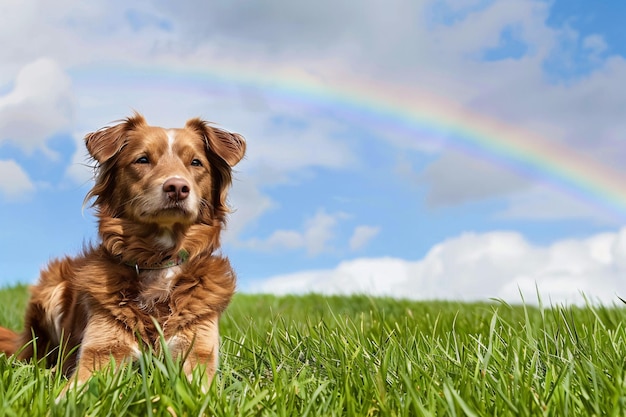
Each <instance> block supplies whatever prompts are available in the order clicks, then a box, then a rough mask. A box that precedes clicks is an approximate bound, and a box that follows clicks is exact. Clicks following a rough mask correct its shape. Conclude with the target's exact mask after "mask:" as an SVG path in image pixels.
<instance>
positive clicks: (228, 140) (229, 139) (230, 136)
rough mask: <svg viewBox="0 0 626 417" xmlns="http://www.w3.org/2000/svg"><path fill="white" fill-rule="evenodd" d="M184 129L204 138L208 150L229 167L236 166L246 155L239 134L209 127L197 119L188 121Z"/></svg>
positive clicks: (244, 144) (244, 146)
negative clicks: (191, 130) (188, 129)
mask: <svg viewBox="0 0 626 417" xmlns="http://www.w3.org/2000/svg"><path fill="white" fill-rule="evenodd" d="M186 127H188V128H190V129H193V130H195V131H197V132H198V133H200V134H201V135H202V136H204V138H205V140H206V142H207V146H208V148H209V149H211V150H212V151H213V152H215V153H216V154H217V155H218V156H219V157H220V158H222V159H223V160H224V161H226V163H227V164H228V165H229V166H231V167H233V166H235V165H237V163H238V162H239V161H241V159H242V158H243V156H244V155H245V154H246V141H245V139H244V138H243V136H241V135H240V134H237V133H231V132H227V131H226V130H222V129H218V128H216V127H213V126H210V125H209V124H208V123H207V122H205V121H204V120H201V119H199V118H196V119H191V120H188V121H187V125H186Z"/></svg>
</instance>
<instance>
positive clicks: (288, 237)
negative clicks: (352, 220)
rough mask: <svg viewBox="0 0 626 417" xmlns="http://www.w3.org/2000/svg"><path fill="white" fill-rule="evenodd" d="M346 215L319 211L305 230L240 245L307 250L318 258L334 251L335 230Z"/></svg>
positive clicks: (308, 222) (265, 248)
mask: <svg viewBox="0 0 626 417" xmlns="http://www.w3.org/2000/svg"><path fill="white" fill-rule="evenodd" d="M347 217H348V215H347V214H345V213H341V212H339V213H333V214H329V213H326V211H325V210H323V209H320V210H318V211H317V212H316V213H315V215H314V216H313V217H311V218H309V219H307V220H306V221H305V222H304V226H303V230H302V231H296V230H276V231H274V232H273V233H272V234H271V235H269V236H268V237H267V238H265V239H259V238H252V239H248V240H246V241H243V242H239V244H241V245H243V246H246V247H249V248H252V249H256V250H266V251H272V250H276V249H290V250H293V249H302V248H303V249H305V250H306V252H307V254H309V255H310V256H316V255H319V254H321V253H323V252H327V251H329V250H331V249H332V244H331V242H332V240H333V239H334V238H335V229H336V226H337V224H338V222H339V221H340V220H341V219H345V218H347Z"/></svg>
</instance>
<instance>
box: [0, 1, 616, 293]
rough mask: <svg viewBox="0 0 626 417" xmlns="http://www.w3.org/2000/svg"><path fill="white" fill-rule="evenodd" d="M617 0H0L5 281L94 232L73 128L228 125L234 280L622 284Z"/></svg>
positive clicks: (472, 285) (358, 288) (87, 173)
mask: <svg viewBox="0 0 626 417" xmlns="http://www.w3.org/2000/svg"><path fill="white" fill-rule="evenodd" d="M625 14H626V3H625V2H622V1H619V0H597V1H593V2H591V1H583V0H554V1H546V0H496V1H488V0H387V1H385V2H377V1H369V0H343V1H341V2H337V1H330V0H318V1H315V2H297V1H291V0H266V1H263V2H249V1H244V0H231V1H214V2H206V1H197V0H196V1H191V0H179V1H177V2H169V1H165V0H156V1H141V0H138V1H134V2H126V1H118V0H107V1H102V0H94V1H90V2H84V1H81V2H79V1H74V0H59V1H55V2H46V1H43V0H39V1H37V0H19V1H18V0H5V1H3V2H2V4H0V247H1V250H0V265H2V268H1V271H0V286H8V285H15V284H17V283H33V282H35V281H36V280H37V276H38V273H39V270H40V268H42V267H44V266H45V264H46V263H47V262H48V261H49V260H50V259H52V258H55V257H61V256H66V255H72V254H77V253H79V252H80V251H81V249H82V248H83V246H84V245H88V244H90V243H94V242H97V234H96V232H95V227H96V226H95V221H94V218H93V211H92V209H90V208H89V204H87V205H83V199H84V196H85V194H86V193H87V191H88V190H89V188H90V186H91V185H92V174H93V172H92V170H91V169H90V168H89V165H88V164H89V160H88V159H87V154H86V150H85V148H84V143H83V138H84V136H85V134H87V133H89V132H92V131H95V130H97V129H99V128H101V127H103V126H107V125H111V124H112V123H114V122H115V121H116V120H119V119H122V118H124V117H127V116H129V115H131V114H132V112H133V111H135V110H136V111H138V112H140V113H142V114H144V116H145V117H146V119H147V120H148V122H149V123H150V124H153V125H158V126H164V127H180V126H182V125H184V123H185V121H186V120H187V119H190V118H193V117H196V116H199V117H202V118H204V119H206V120H208V121H212V122H215V123H216V124H217V125H219V126H220V127H222V128H225V129H228V130H231V131H234V132H238V133H240V134H242V135H243V136H244V137H245V138H246V140H247V145H248V150H247V156H246V158H245V160H243V161H242V162H241V163H240V164H239V165H237V166H236V167H235V171H236V172H235V181H234V184H233V188H232V191H231V194H230V204H231V206H232V207H233V209H234V211H233V213H232V215H231V216H230V219H229V223H228V228H227V230H226V232H225V234H224V239H223V248H222V252H223V253H224V254H225V255H227V256H228V257H229V258H230V259H231V262H232V263H233V265H234V267H235V269H236V271H237V275H238V290H239V291H241V292H264V293H267V292H269V293H276V294H288V293H296V294H300V293H308V292H318V293H323V294H350V293H366V294H372V295H382V296H393V297H400V298H410V299H416V300H433V299H445V300H460V301H474V300H489V299H494V298H495V299H502V300H505V301H507V302H511V303H519V302H522V301H524V302H528V303H537V302H539V300H542V302H544V303H566V304H569V303H584V302H586V300H587V301H591V302H600V303H605V304H612V303H616V302H617V303H619V302H620V301H619V298H618V297H622V298H626V279H625V278H626V227H625V225H626V164H624V161H626V141H625V139H626V118H625V117H624V113H625V112H626V32H624V30H623V22H622V18H621V17H622V16H624V15H625Z"/></svg>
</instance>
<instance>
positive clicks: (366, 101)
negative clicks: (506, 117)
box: [74, 63, 626, 221]
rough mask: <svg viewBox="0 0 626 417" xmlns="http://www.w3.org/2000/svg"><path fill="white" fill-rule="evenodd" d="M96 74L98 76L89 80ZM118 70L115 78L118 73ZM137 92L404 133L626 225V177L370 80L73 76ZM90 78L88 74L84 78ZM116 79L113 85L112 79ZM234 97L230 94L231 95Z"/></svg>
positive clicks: (232, 67) (234, 68)
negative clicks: (249, 95)
mask: <svg viewBox="0 0 626 417" xmlns="http://www.w3.org/2000/svg"><path fill="white" fill-rule="evenodd" d="M99 71H102V74H100V75H99V74H95V73H97V72H99ZM120 71H121V73H120ZM112 73H113V74H115V73H117V75H116V77H122V78H125V79H126V81H127V82H132V83H133V86H134V87H135V88H139V89H140V88H151V89H153V88H154V86H155V85H158V86H159V88H161V89H163V88H169V89H173V90H176V91H180V90H184V89H189V90H193V91H197V90H198V88H199V87H200V88H202V87H205V88H208V89H210V90H211V91H212V92H215V93H216V94H219V92H220V91H226V90H222V89H221V87H220V86H228V87H230V88H232V87H240V88H244V89H245V88H247V89H250V90H252V91H259V92H261V93H262V94H263V96H264V97H267V99H268V101H276V100H278V101H280V102H282V103H285V104H289V105H297V106H301V107H304V108H307V109H312V110H315V111H318V112H325V113H328V114H333V115H334V116H335V117H340V118H344V119H346V120H350V121H354V122H358V123H361V124H363V125H364V126H370V127H374V128H384V129H387V130H389V129H391V130H396V131H399V132H402V133H405V134H406V133H408V134H411V135H413V136H415V137H416V138H418V139H416V140H421V139H423V138H424V137H435V138H438V143H439V144H440V146H443V147H453V148H455V149H457V150H460V151H461V152H463V153H464V154H466V155H469V156H471V157H472V158H480V159H483V160H487V161H488V162H490V163H492V164H496V165H498V166H500V167H503V168H505V169H507V170H509V171H511V172H514V173H516V174H518V175H521V176H523V177H525V178H528V179H531V180H533V181H535V182H540V183H542V184H547V185H549V186H551V187H553V188H555V189H558V190H560V191H561V192H563V193H566V194H568V195H570V196H573V197H575V198H576V199H578V200H580V201H583V202H585V203H587V204H588V205H590V206H593V207H595V208H597V209H601V210H603V211H605V212H606V213H608V214H610V215H611V217H613V218H614V220H618V221H624V220H626V175H625V174H624V173H622V172H620V171H617V170H615V169H612V168H611V167H609V166H608V165H606V164H602V163H601V162H600V161H597V160H594V159H593V158H590V157H588V156H586V155H584V154H582V153H580V152H576V150H575V149H572V148H571V147H567V146H564V145H563V144H561V143H559V142H558V141H556V140H550V139H548V138H545V137H542V136H540V135H537V134H535V133H533V132H530V131H527V130H524V129H521V128H518V127H516V126H513V125H511V124H507V123H504V122H501V121H498V120H496V119H493V118H489V117H486V116H484V115H481V114H479V113H477V112H473V111H471V110H470V109H467V108H464V107H462V106H459V105H458V104H456V103H454V102H451V101H448V100H445V99H443V98H441V97H437V96H434V95H429V94H427V93H425V92H423V91H415V90H410V89H405V88H400V87H398V86H394V85H392V84H385V83H382V82H377V81H372V80H367V81H365V80H359V79H357V78H355V77H351V76H339V77H336V78H333V81H327V82H321V81H319V79H320V77H316V76H311V75H309V74H307V73H304V72H301V71H297V70H289V69H288V70H284V71H278V72H277V71H276V69H275V68H272V69H271V70H268V69H265V68H259V69H258V70H257V71H255V70H250V69H242V68H241V66H240V65H236V64H224V63H220V64H217V65H214V64H212V65H211V69H205V68H203V69H189V68H188V67H187V68H182V67H181V68H178V69H177V68H171V67H167V68H166V67H157V68H141V67H135V68H130V69H129V68H127V69H124V70H121V69H120V68H119V67H115V68H106V67H99V68H97V69H94V68H93V67H91V68H84V69H81V70H77V71H74V75H78V76H79V77H80V76H81V75H82V76H85V77H87V76H88V77H89V79H91V80H94V79H98V80H107V79H111V74H112ZM87 74H89V75H87ZM117 79H119V78H117ZM230 91H232V90H230Z"/></svg>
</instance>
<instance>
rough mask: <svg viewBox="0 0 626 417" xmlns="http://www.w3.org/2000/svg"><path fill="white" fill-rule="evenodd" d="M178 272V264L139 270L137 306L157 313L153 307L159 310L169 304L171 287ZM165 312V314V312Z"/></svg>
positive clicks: (148, 311)
mask: <svg viewBox="0 0 626 417" xmlns="http://www.w3.org/2000/svg"><path fill="white" fill-rule="evenodd" d="M180 272H181V267H180V266H172V267H170V268H166V269H157V270H143V271H140V272H139V278H140V280H139V288H138V290H139V291H138V294H137V303H138V305H139V308H140V309H142V310H143V311H145V312H147V313H157V311H154V310H155V309H158V310H160V309H162V308H163V307H165V305H166V304H169V303H168V302H169V298H170V294H171V292H172V287H173V285H174V283H175V281H176V278H177V277H178V275H179V274H180ZM159 307H161V308H159ZM165 313H166V314H167V312H165Z"/></svg>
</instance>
